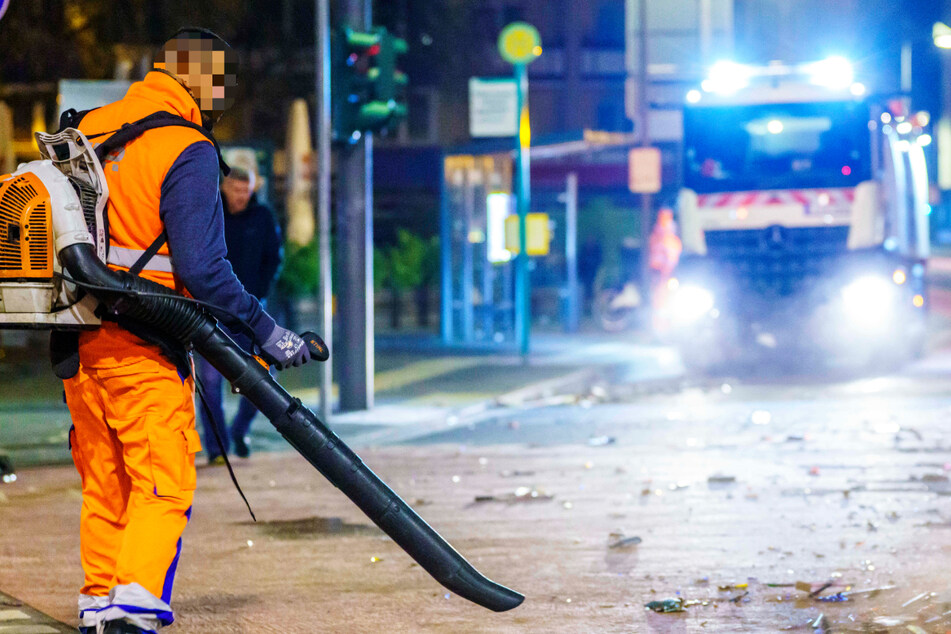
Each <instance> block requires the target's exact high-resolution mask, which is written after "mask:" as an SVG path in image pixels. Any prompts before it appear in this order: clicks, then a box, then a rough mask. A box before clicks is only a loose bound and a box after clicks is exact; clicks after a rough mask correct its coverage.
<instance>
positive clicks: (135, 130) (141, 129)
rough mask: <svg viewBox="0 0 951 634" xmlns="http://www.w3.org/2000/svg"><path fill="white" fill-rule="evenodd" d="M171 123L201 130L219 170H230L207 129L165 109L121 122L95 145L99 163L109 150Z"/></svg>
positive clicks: (104, 159)
mask: <svg viewBox="0 0 951 634" xmlns="http://www.w3.org/2000/svg"><path fill="white" fill-rule="evenodd" d="M83 114H85V113H83ZM173 125H174V126H182V127H185V128H192V129H193V130H197V131H198V132H201V133H202V135H204V137H205V138H206V139H208V140H209V141H211V144H212V145H214V146H215V153H216V154H217V155H218V166H219V167H220V168H221V171H222V172H223V173H224V175H225V176H227V175H228V173H229V172H230V171H231V168H229V167H228V164H227V163H225V160H224V158H222V156H221V148H220V147H218V141H217V140H216V139H215V137H213V136H212V135H211V133H210V132H208V130H206V129H205V128H203V127H201V126H200V125H198V124H197V123H192V122H191V121H189V120H188V119H185V118H184V117H180V116H178V115H177V114H172V113H171V112H165V111H159V112H154V113H152V114H150V115H149V116H147V117H143V118H142V119H139V120H138V121H133V122H132V123H125V124H123V125H122V127H121V128H119V129H118V130H116V132H115V133H114V134H113V135H112V136H110V137H109V138H108V139H106V140H105V141H103V142H102V143H100V144H99V145H98V146H97V147H96V156H97V157H98V158H99V162H100V163H105V162H106V156H108V155H109V154H110V153H111V152H114V151H115V150H117V149H119V148H121V147H125V146H126V145H127V144H129V143H131V142H132V141H133V140H135V139H137V138H139V137H140V136H142V134H143V133H145V132H146V131H148V130H154V129H155V128H166V127H168V126H173Z"/></svg>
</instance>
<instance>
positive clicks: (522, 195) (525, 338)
mask: <svg viewBox="0 0 951 634" xmlns="http://www.w3.org/2000/svg"><path fill="white" fill-rule="evenodd" d="M514 66H515V85H516V87H517V90H518V135H517V137H516V138H515V183H516V185H515V186H516V189H515V207H516V210H517V212H518V255H517V256H516V258H515V337H516V341H517V342H518V351H519V354H521V355H522V357H523V359H524V358H526V357H527V355H528V351H529V336H530V334H531V329H532V315H531V294H532V289H531V279H530V277H529V271H528V240H527V232H528V229H527V221H526V217H527V215H528V209H529V205H530V204H531V200H530V192H531V185H530V182H529V179H530V171H531V170H530V167H531V165H530V157H529V147H530V145H531V126H530V123H529V118H528V66H526V65H525V64H514Z"/></svg>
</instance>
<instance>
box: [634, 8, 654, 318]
mask: <svg viewBox="0 0 951 634" xmlns="http://www.w3.org/2000/svg"><path fill="white" fill-rule="evenodd" d="M639 17H640V25H639V26H640V37H639V39H638V47H639V48H638V55H637V62H638V66H639V70H638V74H639V76H640V81H639V84H640V85H639V86H638V87H637V88H638V90H637V118H638V124H639V125H640V128H641V129H640V130H639V131H638V140H639V144H640V145H641V147H649V146H650V130H649V123H648V119H649V118H650V101H649V97H648V94H647V88H648V78H647V0H641V1H640V16H639ZM653 220H654V214H653V211H652V210H651V195H650V194H641V267H640V269H641V289H640V290H641V298H642V300H641V301H642V302H643V305H645V306H649V305H650V259H649V258H648V257H647V243H648V241H649V237H650V229H651V222H653Z"/></svg>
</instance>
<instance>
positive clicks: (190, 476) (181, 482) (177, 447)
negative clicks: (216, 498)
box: [149, 430, 195, 498]
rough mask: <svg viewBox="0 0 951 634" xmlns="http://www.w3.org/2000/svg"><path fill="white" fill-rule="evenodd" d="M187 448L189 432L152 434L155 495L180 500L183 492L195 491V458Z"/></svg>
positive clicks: (150, 437) (151, 456) (155, 431)
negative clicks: (187, 433)
mask: <svg viewBox="0 0 951 634" xmlns="http://www.w3.org/2000/svg"><path fill="white" fill-rule="evenodd" d="M189 431H191V430H189ZM188 446H189V441H188V440H187V435H186V432H181V431H168V430H150V431H149V460H150V461H151V463H152V484H153V485H154V486H155V495H157V496H159V497H172V498H181V497H184V496H183V493H186V492H189V491H194V490H195V467H194V455H193V454H189V453H188V448H189V447H188Z"/></svg>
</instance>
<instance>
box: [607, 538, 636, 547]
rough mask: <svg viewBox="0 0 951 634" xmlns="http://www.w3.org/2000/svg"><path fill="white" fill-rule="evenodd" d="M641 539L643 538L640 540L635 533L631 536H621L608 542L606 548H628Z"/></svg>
mask: <svg viewBox="0 0 951 634" xmlns="http://www.w3.org/2000/svg"><path fill="white" fill-rule="evenodd" d="M642 541H644V540H642V539H641V538H640V537H637V536H636V535H635V536H633V537H622V538H620V539H618V540H617V541H614V542H612V543H611V544H609V545H608V548H628V547H630V546H637V545H638V544H640V543H641V542H642Z"/></svg>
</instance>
